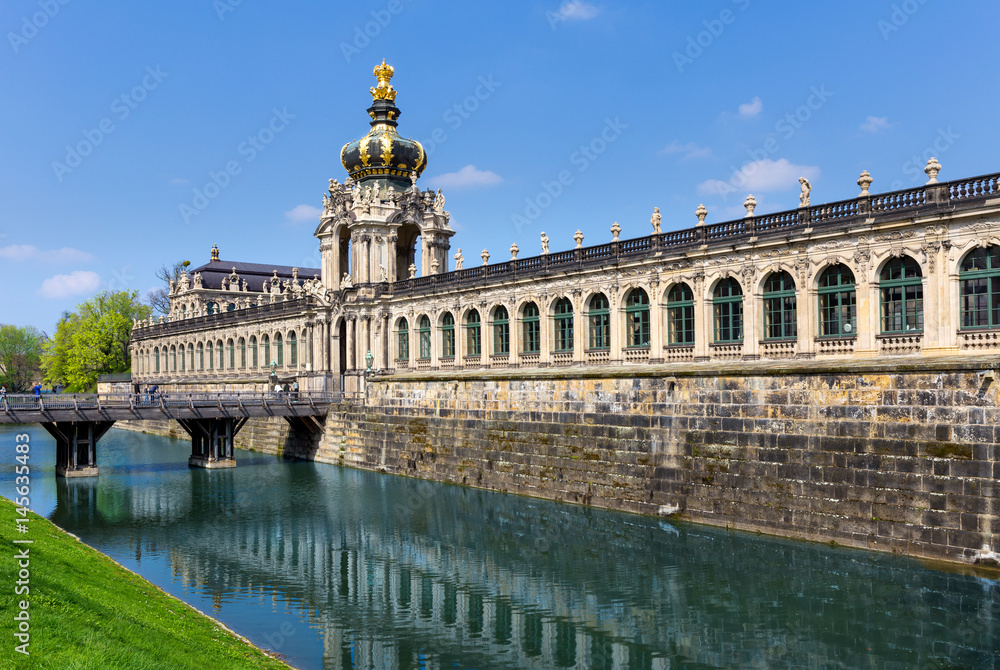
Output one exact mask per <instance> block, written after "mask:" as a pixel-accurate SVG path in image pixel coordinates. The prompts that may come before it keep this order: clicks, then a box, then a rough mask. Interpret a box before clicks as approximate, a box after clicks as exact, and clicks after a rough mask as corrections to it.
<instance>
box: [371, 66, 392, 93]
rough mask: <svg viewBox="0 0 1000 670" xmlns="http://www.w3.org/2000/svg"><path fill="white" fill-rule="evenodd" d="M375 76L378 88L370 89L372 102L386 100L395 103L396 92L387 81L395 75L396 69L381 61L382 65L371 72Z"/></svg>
mask: <svg viewBox="0 0 1000 670" xmlns="http://www.w3.org/2000/svg"><path fill="white" fill-rule="evenodd" d="M373 72H374V74H375V79H376V80H378V86H375V87H372V89H371V93H372V99H374V100H388V101H389V102H395V100H396V91H395V89H393V87H392V84H390V83H389V81H390V80H391V79H392V75H393V74H395V72H396V69H395V68H394V67H392V66H391V65H386V64H385V59H384V58H383V59H382V64H381V65H377V66H376V67H375V69H374V70H373Z"/></svg>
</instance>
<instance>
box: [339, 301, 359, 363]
mask: <svg viewBox="0 0 1000 670" xmlns="http://www.w3.org/2000/svg"><path fill="white" fill-rule="evenodd" d="M344 318H345V319H347V328H346V330H347V369H348V370H354V369H355V367H354V348H355V347H354V340H355V338H354V335H355V328H356V324H357V320H356V317H355V316H354V315H353V314H352V315H351V316H349V317H344ZM341 372H344V370H341Z"/></svg>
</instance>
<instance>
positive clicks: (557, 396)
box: [287, 357, 1000, 561]
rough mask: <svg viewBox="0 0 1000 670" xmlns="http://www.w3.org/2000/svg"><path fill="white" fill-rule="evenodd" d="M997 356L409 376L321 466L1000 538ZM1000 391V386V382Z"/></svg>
mask: <svg viewBox="0 0 1000 670" xmlns="http://www.w3.org/2000/svg"><path fill="white" fill-rule="evenodd" d="M998 364H1000V361H998V360H997V359H996V358H995V357H994V358H989V359H963V360H954V359H953V360H950V361H937V362H936V363H934V364H933V365H929V364H927V363H926V362H920V361H914V362H913V363H912V364H909V363H908V364H905V365H904V364H900V363H899V361H898V359H897V360H896V361H874V362H871V363H865V364H860V363H856V362H855V363H852V364H848V365H841V366H839V367H838V366H833V365H831V364H828V363H822V364H820V363H817V362H815V361H803V362H795V363H788V364H786V365H785V366H783V367H782V368H780V369H777V368H776V366H775V365H774V364H773V363H770V364H767V365H766V366H765V365H763V364H743V366H742V369H740V370H726V369H722V368H713V367H711V366H702V367H697V366H690V367H688V368H687V369H685V370H679V369H677V368H668V367H666V366H662V367H647V368H642V369H641V370H638V371H637V370H636V369H634V368H632V369H628V370H626V369H619V370H618V371H617V373H618V374H615V375H610V374H609V371H608V370H596V369H577V370H549V371H537V370H535V371H513V370H511V371H504V373H503V374H502V375H501V374H499V373H490V372H488V371H487V372H479V373H469V372H466V373H453V374H452V375H451V376H448V377H445V376H441V375H437V376H435V375H422V376H420V375H415V374H413V375H402V376H397V377H393V378H386V379H382V380H378V381H373V382H371V383H370V384H369V390H368V400H367V406H366V407H364V408H360V407H359V408H353V409H351V408H346V407H342V408H339V409H338V410H337V411H334V412H331V415H330V416H329V417H328V420H327V431H326V435H325V438H324V439H323V441H322V442H321V443H320V444H318V445H317V448H315V449H313V448H309V449H307V450H305V451H303V450H301V449H292V450H289V451H288V452H287V453H290V454H293V455H297V456H299V457H303V458H312V459H315V460H319V461H326V462H333V463H341V464H344V465H349V466H353V467H360V468H366V469H374V470H382V471H385V472H390V473H395V474H403V475H410V476H415V477H421V478H425V479H430V480H435V481H442V482H453V483H457V484H465V485H470V486H478V487H483V488H489V489H495V490H500V491H507V492H511V493H519V494H526V495H532V496H539V497H544V498H550V499H555V500H563V501H568V502H575V503H583V504H590V505H596V506H601V507H608V508H614V509H621V510H627V511H630V512H639V513H646V514H658V513H659V514H666V513H670V512H671V511H672V510H675V509H677V510H679V511H680V513H681V515H682V516H683V517H685V518H688V519H691V520H694V521H699V522H705V523H710V524H714V525H725V526H732V527H738V528H742V529H748V530H759V531H763V532H768V533H774V534H780V535H789V536H794V537H802V538H809V539H813V540H822V541H831V540H832V541H835V542H837V543H840V544H845V545H851V546H857V547H865V548H870V549H878V550H884V551H894V552H901V553H907V554H911V555H919V556H927V557H933V558H944V559H949V560H956V561H973V560H975V559H976V558H977V556H980V555H981V553H979V552H981V550H983V549H984V548H985V547H988V548H992V549H998V548H1000V546H997V544H998V543H997V539H996V538H998V537H1000V518H998V513H1000V503H998V502H997V498H998V496H1000V463H998V462H997V451H998V447H997V444H998V442H1000V408H998V403H997V389H996V387H997V384H995V383H992V382H990V380H989V375H985V376H984V375H982V374H977V371H981V370H987V369H996V368H997V367H998ZM998 383H1000V380H998Z"/></svg>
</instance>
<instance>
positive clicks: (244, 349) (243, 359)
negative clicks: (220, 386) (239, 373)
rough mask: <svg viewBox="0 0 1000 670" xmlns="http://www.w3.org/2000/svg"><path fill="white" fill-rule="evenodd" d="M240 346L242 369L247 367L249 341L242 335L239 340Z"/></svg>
mask: <svg viewBox="0 0 1000 670" xmlns="http://www.w3.org/2000/svg"><path fill="white" fill-rule="evenodd" d="M239 347H240V369H241V370H245V369H246V367H247V341H246V340H244V339H243V338H242V337H241V338H240V341H239Z"/></svg>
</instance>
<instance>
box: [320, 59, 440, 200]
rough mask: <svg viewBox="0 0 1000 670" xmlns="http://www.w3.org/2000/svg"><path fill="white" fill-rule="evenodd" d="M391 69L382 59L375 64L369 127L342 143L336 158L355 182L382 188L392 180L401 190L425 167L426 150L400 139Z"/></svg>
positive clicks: (413, 141)
mask: <svg viewBox="0 0 1000 670" xmlns="http://www.w3.org/2000/svg"><path fill="white" fill-rule="evenodd" d="M395 72H396V71H395V69H394V68H393V67H392V66H391V65H386V64H385V60H383V61H382V64H381V65H379V66H377V67H376V68H375V78H376V79H377V81H378V86H373V87H372V88H371V89H370V90H371V94H372V99H373V100H374V102H373V103H372V106H371V107H369V108H368V116H370V117H372V122H371V130H369V131H368V134H367V135H365V136H364V137H362V138H361V139H360V140H354V141H353V142H348V143H347V144H345V145H344V148H343V149H341V150H340V162H341V163H342V164H343V165H344V169H345V170H347V173H348V174H349V175H350V176H351V179H353V180H354V181H355V182H357V183H359V184H365V185H367V184H370V183H371V182H373V181H374V182H378V183H379V185H380V189H382V190H386V189H388V186H389V184H392V185H393V187H394V189H395V190H396V191H405V190H406V189H408V188H409V187H410V183H411V178H412V177H413V176H414V175H415V176H417V177H419V176H420V174H421V173H422V172H423V171H424V168H426V167H427V154H425V153H424V148H423V146H421V144H420V142H417V141H416V140H412V139H403V138H402V137H400V136H399V134H398V133H397V132H396V127H397V125H398V119H399V114H400V112H399V108H398V107H396V90H395V89H394V88H393V87H392V84H390V83H389V82H390V81H391V80H392V76H393V74H395Z"/></svg>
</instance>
